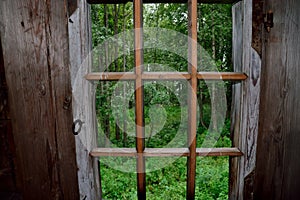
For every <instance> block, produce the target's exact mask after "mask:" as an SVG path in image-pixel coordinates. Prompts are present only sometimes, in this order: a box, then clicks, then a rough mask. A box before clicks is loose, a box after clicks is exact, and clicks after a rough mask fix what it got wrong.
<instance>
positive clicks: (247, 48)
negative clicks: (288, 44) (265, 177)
mask: <svg viewBox="0 0 300 200" xmlns="http://www.w3.org/2000/svg"><path fill="white" fill-rule="evenodd" d="M252 4H253V2H252V0H250V1H244V2H241V3H238V4H236V5H235V6H234V7H233V11H234V13H233V16H234V18H233V19H234V27H233V30H234V31H233V46H234V50H233V54H234V70H235V71H242V72H244V73H246V74H248V79H246V80H245V81H243V82H242V83H241V84H235V85H234V88H233V99H234V100H233V114H232V139H233V145H234V146H235V147H238V148H239V149H241V151H242V152H243V153H244V156H243V157H240V158H233V159H231V161H230V174H231V175H230V176H231V182H230V199H243V197H244V196H245V195H244V194H245V193H251V192H253V191H246V190H245V189H249V188H250V189H251V188H253V185H246V184H252V183H253V182H254V180H250V178H254V176H249V174H254V170H255V158H256V144H257V134H258V119H259V99H260V74H261V72H260V71H261V58H260V56H259V54H258V53H257V52H256V51H255V50H254V49H253V48H252V45H253V38H252V25H253V23H252V12H253V9H252ZM256 36H257V35H256ZM241 49H242V51H241ZM241 133H243V134H241Z"/></svg>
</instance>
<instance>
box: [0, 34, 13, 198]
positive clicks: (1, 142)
mask: <svg viewBox="0 0 300 200" xmlns="http://www.w3.org/2000/svg"><path fill="white" fill-rule="evenodd" d="M8 103H9V102H8V89H7V84H6V79H5V70H4V60H3V53H2V45H1V38H0V197H1V196H3V195H5V194H4V193H7V192H16V191H17V188H16V176H15V166H14V159H15V146H14V141H13V133H12V127H11V118H10V114H9V106H8Z"/></svg>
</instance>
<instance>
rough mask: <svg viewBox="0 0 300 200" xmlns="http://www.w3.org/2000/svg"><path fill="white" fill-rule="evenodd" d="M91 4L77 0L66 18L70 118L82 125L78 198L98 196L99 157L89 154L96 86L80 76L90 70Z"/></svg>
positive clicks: (93, 143) (93, 139)
mask: <svg viewBox="0 0 300 200" xmlns="http://www.w3.org/2000/svg"><path fill="white" fill-rule="evenodd" d="M89 15H90V6H89V5H88V4H87V3H86V1H85V0H80V1H78V9H77V10H76V11H75V12H74V13H73V15H71V16H70V17H69V18H70V20H69V44H70V64H71V69H70V70H71V82H72V90H73V103H72V107H73V120H74V121H75V120H81V121H82V122H84V123H83V126H82V128H81V131H80V132H79V133H78V135H77V136H76V137H75V141H76V157H77V165H78V181H79V192H80V199H101V185H100V180H99V169H98V160H97V159H93V158H91V157H90V156H89V152H90V151H91V150H92V149H93V148H95V147H96V146H97V122H96V109H95V86H94V85H93V84H92V83H90V82H88V81H86V80H85V79H84V78H83V77H84V75H85V74H87V73H89V72H91V71H92V66H91V60H90V56H89V53H90V51H91V46H92V45H91V43H92V42H91V30H90V29H91V27H90V26H91V20H90V16H89Z"/></svg>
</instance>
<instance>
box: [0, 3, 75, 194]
mask: <svg viewBox="0 0 300 200" xmlns="http://www.w3.org/2000/svg"><path fill="white" fill-rule="evenodd" d="M66 8H67V7H66V2H64V1H54V0H47V1H32V0H24V1H17V0H12V1H1V2H0V13H1V14H0V21H1V39H2V45H3V55H4V67H5V74H6V79H7V85H8V88H9V91H8V95H9V101H10V102H9V104H10V111H11V119H12V129H13V133H14V141H15V145H16V169H17V170H16V173H17V177H18V179H17V184H18V187H19V188H22V193H23V198H24V199H78V198H79V195H78V181H77V166H76V157H75V142H74V136H72V130H71V128H72V127H71V124H72V111H71V110H68V109H66V110H65V109H63V106H64V105H63V104H64V101H65V99H66V98H67V97H69V96H70V95H71V94H72V91H71V82H70V74H69V58H68V57H69V51H68V32H67V21H68V19H67V17H66V16H67V10H66ZM33 191H35V192H33Z"/></svg>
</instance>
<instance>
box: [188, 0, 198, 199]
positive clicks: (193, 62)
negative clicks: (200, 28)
mask: <svg viewBox="0 0 300 200" xmlns="http://www.w3.org/2000/svg"><path fill="white" fill-rule="evenodd" d="M188 18H189V20H188V22H189V24H188V29H189V30H188V32H189V41H188V48H189V49H188V62H189V63H188V67H189V73H190V74H191V80H190V87H189V103H188V113H189V120H188V123H189V125H188V144H189V150H190V155H189V157H188V160H187V194H186V197H187V199H195V177H196V132H197V0H189V1H188Z"/></svg>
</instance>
